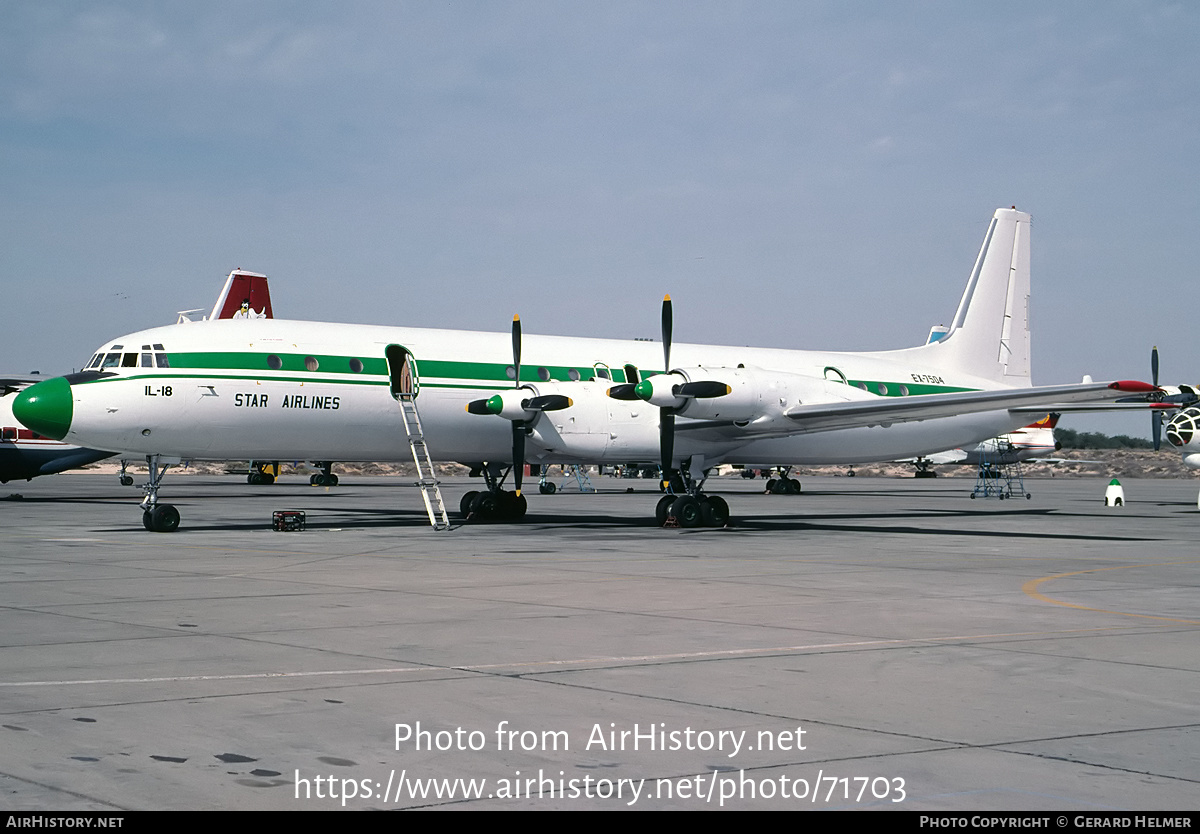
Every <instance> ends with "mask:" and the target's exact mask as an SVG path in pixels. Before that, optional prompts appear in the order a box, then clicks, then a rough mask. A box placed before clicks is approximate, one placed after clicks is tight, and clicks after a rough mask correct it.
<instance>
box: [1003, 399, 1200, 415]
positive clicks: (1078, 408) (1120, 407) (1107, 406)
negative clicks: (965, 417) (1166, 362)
mask: <svg viewBox="0 0 1200 834" xmlns="http://www.w3.org/2000/svg"><path fill="white" fill-rule="evenodd" d="M1184 407H1185V406H1184V404H1183V403H1168V402H1161V403H1153V402H1144V403H1122V402H1116V403H1054V404H1052V405H1050V406H1049V407H1047V406H1044V405H1039V406H1020V407H1017V408H1010V409H1009V411H1012V412H1013V413H1016V414H1044V413H1045V412H1047V411H1053V412H1056V413H1059V414H1066V413H1070V414H1084V413H1087V412H1099V411H1109V412H1111V411H1150V410H1151V409H1159V410H1170V409H1175V408H1184Z"/></svg>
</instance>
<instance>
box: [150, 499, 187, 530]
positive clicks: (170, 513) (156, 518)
mask: <svg viewBox="0 0 1200 834" xmlns="http://www.w3.org/2000/svg"><path fill="white" fill-rule="evenodd" d="M142 524H145V525H146V529H147V530H150V531H152V532H155V533H174V532H175V531H176V530H178V529H179V510H177V509H175V507H174V505H172V504H156V505H155V506H154V508H153V509H152V510H149V511H148V512H145V513H143V514H142Z"/></svg>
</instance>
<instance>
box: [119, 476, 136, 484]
mask: <svg viewBox="0 0 1200 834" xmlns="http://www.w3.org/2000/svg"><path fill="white" fill-rule="evenodd" d="M121 486H133V478H132V477H130V476H129V475H122V476H121Z"/></svg>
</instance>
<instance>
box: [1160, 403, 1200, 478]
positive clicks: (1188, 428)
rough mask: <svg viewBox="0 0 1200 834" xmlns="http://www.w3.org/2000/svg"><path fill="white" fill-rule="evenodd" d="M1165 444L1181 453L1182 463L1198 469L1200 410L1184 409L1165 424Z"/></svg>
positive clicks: (1199, 462) (1199, 460) (1199, 458)
mask: <svg viewBox="0 0 1200 834" xmlns="http://www.w3.org/2000/svg"><path fill="white" fill-rule="evenodd" d="M1167 442H1168V443H1170V444H1171V445H1172V446H1174V447H1175V448H1176V449H1179V451H1181V452H1183V462H1184V463H1186V464H1187V465H1188V466H1192V467H1196V468H1200V408H1185V409H1183V411H1180V412H1179V413H1178V414H1176V415H1175V416H1174V417H1172V418H1171V421H1170V422H1169V423H1167Z"/></svg>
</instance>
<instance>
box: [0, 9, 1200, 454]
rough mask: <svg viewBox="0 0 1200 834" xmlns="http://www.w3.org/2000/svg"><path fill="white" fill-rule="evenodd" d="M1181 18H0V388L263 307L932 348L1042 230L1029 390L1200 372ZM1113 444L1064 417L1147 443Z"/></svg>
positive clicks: (1196, 136)
mask: <svg viewBox="0 0 1200 834" xmlns="http://www.w3.org/2000/svg"><path fill="white" fill-rule="evenodd" d="M1198 36H1200V6H1197V5H1195V4H1191V3H1170V2H1146V3H1137V2H1119V3H1105V2H1086V3H1044V2H1040V3H1034V2H1014V3H1006V4H984V3H963V2H945V3H905V4H896V3H844V2H830V3H821V2H812V3H809V2H783V3H773V2H751V3H737V2H716V3H713V2H680V3H674V2H641V3H623V2H609V3H604V4H586V5H585V4H580V3H566V2H511V3H504V2H453V1H452V2H438V3H434V2H419V3H404V2H378V3H367V2H344V3H337V4H332V3H307V2H255V3H241V2H239V3H226V2H208V3H202V4H199V3H197V4H185V3H160V2H145V3H140V2H111V3H103V2H97V3H87V4H79V3H56V2H46V1H45V0H38V2H23V1H22V0H7V2H5V3H4V4H2V5H0V229H2V230H3V231H2V232H0V235H2V237H0V243H2V245H0V275H2V285H3V288H4V294H5V297H6V299H5V304H4V307H5V310H6V315H5V316H4V328H3V333H2V335H0V356H3V360H2V362H0V365H2V367H3V369H4V370H5V371H10V372H27V371H29V370H31V369H34V368H39V369H41V370H42V371H43V372H45V373H52V372H62V371H67V370H71V369H72V368H73V367H77V366H78V365H80V364H81V363H83V362H85V361H86V360H87V358H88V357H89V356H90V355H91V353H92V351H93V350H94V349H95V348H96V347H97V346H98V345H99V343H100V342H102V341H104V340H106V339H109V338H111V337H114V336H116V335H119V334H122V333H125V332H128V331H132V330H136V329H141V328H143V327H148V326H153V325H156V324H165V323H169V322H171V321H173V320H174V318H175V312H176V311H178V310H183V309H188V308H194V307H208V306H211V304H212V300H213V298H214V297H215V294H216V291H217V289H218V287H219V285H220V283H221V281H222V280H223V278H224V276H225V274H226V273H228V271H229V270H230V269H232V268H234V267H238V266H240V267H244V268H247V269H253V270H256V271H260V272H265V273H267V274H268V275H270V276H271V280H272V284H271V286H272V290H273V295H274V300H275V310H276V313H277V315H281V316H286V317H290V318H308V319H323V320H338V321H355V322H370V323H383V324H389V323H394V324H403V325H426V326H437V327H454V328H459V327H461V328H473V329H488V330H503V329H506V328H507V326H508V322H509V321H510V319H511V316H512V314H513V313H520V314H521V317H522V321H523V323H524V325H525V329H526V332H550V333H579V334H582V335H612V336H618V337H633V336H651V337H655V338H657V336H658V308H659V302H660V300H661V298H662V295H663V294H664V293H666V292H669V293H671V295H672V298H673V299H674V300H675V321H676V327H675V338H676V340H678V341H711V342H724V343H735V344H754V345H772V346H781V347H798V348H831V349H834V348H836V349H851V350H853V349H881V348H890V347H905V346H909V345H913V344H917V343H920V342H921V341H923V340H924V338H925V335H926V334H927V332H928V329H929V326H930V325H932V324H935V323H940V322H945V321H946V320H948V319H949V318H950V316H951V315H952V314H953V312H954V308H955V306H956V304H957V301H958V297H959V294H960V293H961V290H962V286H963V284H964V283H965V280H966V277H967V273H968V271H969V269H970V267H971V265H972V262H973V260H974V257H975V254H976V251H977V249H978V247H979V243H980V240H981V239H982V236H983V232H984V230H985V227H986V223H987V221H988V219H989V217H990V216H991V213H992V211H993V210H994V209H995V208H996V207H998V206H1008V205H1016V206H1017V207H1018V208H1021V209H1023V210H1026V211H1029V212H1031V213H1032V214H1033V216H1034V238H1033V247H1034V248H1033V270H1034V273H1033V282H1034V289H1033V292H1034V298H1033V320H1034V374H1035V381H1036V382H1038V383H1039V384H1052V383H1059V382H1071V381H1077V380H1078V379H1079V377H1080V376H1081V375H1082V374H1084V373H1091V374H1093V375H1094V376H1095V377H1096V378H1097V379H1100V378H1115V377H1142V378H1145V377H1147V376H1148V374H1149V370H1148V364H1149V351H1150V347H1151V345H1153V344H1158V345H1159V346H1160V348H1161V350H1162V353H1163V376H1164V379H1165V380H1168V381H1173V380H1183V381H1186V380H1190V379H1195V378H1197V377H1198V376H1200V368H1197V362H1196V359H1197V357H1196V355H1195V351H1194V349H1192V344H1193V342H1192V339H1191V334H1190V333H1189V331H1190V330H1191V329H1192V328H1191V325H1192V323H1193V321H1192V318H1191V313H1192V310H1193V307H1194V306H1195V299H1196V289H1195V286H1196V285H1195V278H1194V275H1193V270H1194V265H1195V264H1196V263H1197V260H1198V258H1197V254H1198V253H1197V246H1198V244H1197V234H1196V229H1197V226H1198V225H1200V189H1198V188H1197V181H1198V180H1200V177H1198V176H1197V175H1198V173H1200V171H1198V167H1200V165H1198V163H1197V160H1198V159H1200V123H1198V122H1200V118H1198V114H1200V95H1198V94H1200V72H1198V71H1197V69H1198V66H1197V61H1196V58H1195V54H1194V53H1195V48H1196V45H1197V44H1198V43H1200V37H1198ZM1143 422H1145V423H1147V426H1148V420H1145V421H1143V420H1141V419H1138V420H1136V421H1134V420H1133V419H1132V418H1103V417H1101V418H1088V419H1087V420H1084V419H1082V418H1077V419H1073V420H1071V421H1070V422H1068V423H1066V424H1065V425H1068V426H1071V427H1077V428H1087V429H1093V428H1095V429H1100V430H1105V431H1109V432H1118V431H1130V432H1137V433H1140V434H1143V435H1144V434H1146V433H1147V431H1148V429H1147V427H1146V426H1143V425H1142V423H1143Z"/></svg>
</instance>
